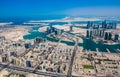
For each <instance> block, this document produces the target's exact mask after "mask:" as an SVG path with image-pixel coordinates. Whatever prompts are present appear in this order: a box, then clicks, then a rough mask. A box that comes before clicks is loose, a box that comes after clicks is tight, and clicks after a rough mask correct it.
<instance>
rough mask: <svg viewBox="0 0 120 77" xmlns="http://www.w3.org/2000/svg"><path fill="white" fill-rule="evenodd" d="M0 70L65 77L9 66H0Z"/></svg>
mask: <svg viewBox="0 0 120 77" xmlns="http://www.w3.org/2000/svg"><path fill="white" fill-rule="evenodd" d="M0 67H1V68H7V69H10V70H14V71H16V72H17V71H19V72H21V73H25V72H26V73H33V74H37V75H44V76H57V77H66V75H63V74H58V73H52V72H41V71H34V70H32V69H27V68H20V67H16V66H9V65H8V64H0Z"/></svg>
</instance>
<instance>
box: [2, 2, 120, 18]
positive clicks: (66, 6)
mask: <svg viewBox="0 0 120 77" xmlns="http://www.w3.org/2000/svg"><path fill="white" fill-rule="evenodd" d="M41 15H46V16H47V15H69V16H120V0H0V16H41Z"/></svg>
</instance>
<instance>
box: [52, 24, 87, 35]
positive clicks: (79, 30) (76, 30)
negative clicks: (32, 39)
mask: <svg viewBox="0 0 120 77" xmlns="http://www.w3.org/2000/svg"><path fill="white" fill-rule="evenodd" d="M69 26H70V25H62V26H61V25H54V27H55V28H57V29H63V30H64V31H69V30H70V27H69ZM75 26H83V27H85V26H86V24H76V25H75ZM72 33H74V34H76V33H78V34H80V35H83V36H85V35H86V29H83V28H78V27H73V31H72Z"/></svg>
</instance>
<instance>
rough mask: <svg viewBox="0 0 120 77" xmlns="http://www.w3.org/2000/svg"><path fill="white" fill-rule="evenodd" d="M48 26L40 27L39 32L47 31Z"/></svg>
mask: <svg viewBox="0 0 120 77" xmlns="http://www.w3.org/2000/svg"><path fill="white" fill-rule="evenodd" d="M47 27H48V26H44V27H40V28H39V32H45V31H46V30H47Z"/></svg>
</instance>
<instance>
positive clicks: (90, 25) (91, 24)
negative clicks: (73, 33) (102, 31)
mask: <svg viewBox="0 0 120 77" xmlns="http://www.w3.org/2000/svg"><path fill="white" fill-rule="evenodd" d="M92 26H93V22H91V21H88V23H87V29H89V28H90V27H92Z"/></svg>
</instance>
